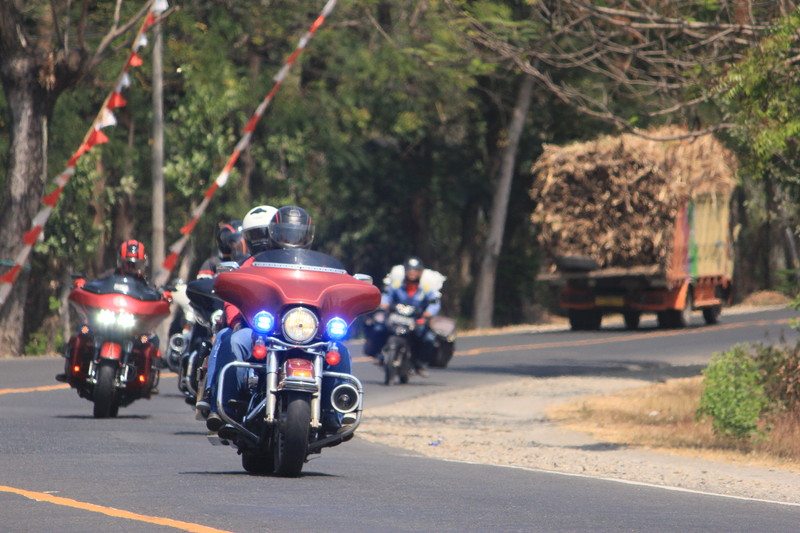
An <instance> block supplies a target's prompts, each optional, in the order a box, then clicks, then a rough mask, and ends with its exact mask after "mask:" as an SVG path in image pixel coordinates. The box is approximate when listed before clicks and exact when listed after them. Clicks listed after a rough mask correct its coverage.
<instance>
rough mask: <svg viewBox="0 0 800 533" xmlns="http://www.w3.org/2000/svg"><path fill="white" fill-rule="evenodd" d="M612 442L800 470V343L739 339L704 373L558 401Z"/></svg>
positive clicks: (558, 416)
mask: <svg viewBox="0 0 800 533" xmlns="http://www.w3.org/2000/svg"><path fill="white" fill-rule="evenodd" d="M548 414H549V416H550V418H551V419H553V420H554V421H556V422H559V423H561V424H563V425H565V426H567V427H570V428H573V429H577V430H580V431H584V432H587V433H590V434H592V435H593V436H594V437H595V438H598V439H602V440H604V441H607V442H611V443H615V444H620V445H625V446H638V447H645V448H651V449H657V450H660V451H666V452H670V453H676V454H683V455H691V456H693V457H702V458H706V459H717V460H723V461H727V462H735V463H747V464H753V465H760V466H766V467H771V468H783V469H791V470H797V471H800V439H798V438H797V436H798V431H800V342H797V343H796V344H787V343H783V344H779V345H764V344H738V345H735V346H732V347H731V348H730V349H728V350H726V351H723V352H718V353H715V354H714V355H713V357H712V359H711V362H710V363H709V365H708V366H707V367H706V368H705V369H704V370H703V372H702V375H700V376H695V377H690V378H682V379H674V380H668V381H667V382H664V383H657V384H654V385H650V386H647V387H642V388H637V389H631V390H626V391H621V392H619V393H614V394H609V395H603V396H598V397H592V398H588V399H585V400H582V401H579V402H575V403H572V404H568V405H563V406H557V407H554V408H552V409H551V410H550V411H549V413H548Z"/></svg>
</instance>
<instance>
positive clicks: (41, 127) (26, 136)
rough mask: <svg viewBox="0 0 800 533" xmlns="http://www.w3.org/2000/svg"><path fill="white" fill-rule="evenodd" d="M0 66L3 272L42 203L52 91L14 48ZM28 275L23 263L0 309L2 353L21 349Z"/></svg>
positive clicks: (11, 353)
mask: <svg viewBox="0 0 800 533" xmlns="http://www.w3.org/2000/svg"><path fill="white" fill-rule="evenodd" d="M0 69H2V70H3V72H2V78H3V88H4V90H5V95H6V101H7V103H8V112H9V116H10V125H9V131H10V133H11V138H10V147H9V151H8V154H9V157H8V162H7V165H6V179H5V182H4V183H3V190H2V198H3V200H2V207H1V208H0V260H3V267H2V270H0V272H3V273H5V272H6V271H8V267H9V266H10V265H11V264H13V262H14V260H15V257H16V255H17V253H18V252H19V251H20V248H21V247H22V236H23V235H24V234H25V232H26V231H28V230H29V229H30V225H31V221H32V220H33V216H34V215H35V214H36V212H37V211H38V210H39V208H40V205H41V204H40V200H41V198H42V193H43V191H44V186H45V183H46V181H47V124H48V122H49V120H50V115H51V112H52V102H53V100H54V96H53V95H52V93H51V92H48V91H46V90H44V89H43V88H42V87H41V85H40V84H39V83H38V68H37V65H36V63H35V62H34V61H32V60H28V59H26V58H24V57H21V56H16V57H15V56H14V55H13V54H12V55H10V56H6V57H3V58H2V60H1V61H0ZM27 277H28V274H27V270H26V269H23V270H22V271H21V272H20V274H19V277H18V278H17V280H16V282H15V284H14V287H13V290H12V291H11V293H10V294H9V296H8V299H7V300H6V302H5V305H3V306H2V308H1V309H0V357H14V356H18V355H21V354H22V348H23V346H22V342H23V324H24V323H25V300H26V295H27V292H28V291H27V286H28V279H27Z"/></svg>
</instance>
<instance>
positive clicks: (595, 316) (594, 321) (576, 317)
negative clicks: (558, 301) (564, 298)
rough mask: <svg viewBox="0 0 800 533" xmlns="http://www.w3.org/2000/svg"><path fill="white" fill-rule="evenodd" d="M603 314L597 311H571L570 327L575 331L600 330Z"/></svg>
mask: <svg viewBox="0 0 800 533" xmlns="http://www.w3.org/2000/svg"><path fill="white" fill-rule="evenodd" d="M602 322H603V313H601V312H600V311H597V310H595V309H570V310H569V326H570V328H572V330H573V331H586V330H595V329H600V324H601V323H602Z"/></svg>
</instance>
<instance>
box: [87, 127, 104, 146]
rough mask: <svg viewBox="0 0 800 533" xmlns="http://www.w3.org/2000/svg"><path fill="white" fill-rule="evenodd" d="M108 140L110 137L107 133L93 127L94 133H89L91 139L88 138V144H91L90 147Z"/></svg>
mask: <svg viewBox="0 0 800 533" xmlns="http://www.w3.org/2000/svg"><path fill="white" fill-rule="evenodd" d="M107 142H108V137H107V136H106V134H105V133H103V132H102V131H100V130H98V129H93V130H92V133H91V134H89V139H87V141H86V144H88V145H89V148H91V147H92V146H94V145H96V144H103V143H107Z"/></svg>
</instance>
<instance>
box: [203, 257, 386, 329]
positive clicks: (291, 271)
mask: <svg viewBox="0 0 800 533" xmlns="http://www.w3.org/2000/svg"><path fill="white" fill-rule="evenodd" d="M214 291H215V292H216V294H217V295H218V296H220V297H221V298H222V299H224V300H226V301H228V302H230V303H232V304H233V305H235V306H236V307H237V308H239V310H240V311H242V313H243V314H244V316H245V318H246V319H247V321H248V322H249V323H251V324H252V323H253V317H254V316H255V314H256V313H258V312H259V311H269V312H270V313H272V314H273V315H274V316H276V317H278V316H280V315H281V314H282V313H283V311H284V309H286V308H287V307H289V306H296V305H303V306H305V307H309V308H312V309H314V310H315V311H316V313H317V314H318V316H319V318H320V321H321V323H323V324H325V323H327V321H328V320H330V319H331V318H334V317H339V318H342V319H344V320H345V321H346V322H347V323H348V325H349V324H350V323H352V321H353V320H355V319H356V317H358V316H359V315H361V314H364V313H368V312H370V311H373V310H374V309H376V308H377V307H378V304H380V297H381V296H380V291H379V290H378V288H377V287H375V286H374V285H372V284H370V283H367V282H365V281H360V280H357V279H355V278H354V277H352V276H350V275H349V274H348V273H347V271H346V270H345V268H344V266H343V265H342V263H341V262H339V260H337V259H335V258H333V257H330V256H328V255H325V254H322V253H319V252H314V251H311V250H304V249H289V250H270V251H267V252H262V253H260V254H258V255H257V256H255V257H254V258H253V262H252V263H251V264H249V265H248V266H243V267H242V268H240V269H238V270H234V271H231V272H223V273H221V274H218V275H217V277H216V278H215V279H214Z"/></svg>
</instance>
